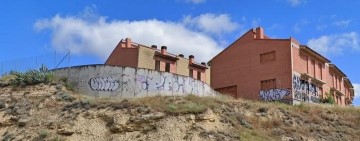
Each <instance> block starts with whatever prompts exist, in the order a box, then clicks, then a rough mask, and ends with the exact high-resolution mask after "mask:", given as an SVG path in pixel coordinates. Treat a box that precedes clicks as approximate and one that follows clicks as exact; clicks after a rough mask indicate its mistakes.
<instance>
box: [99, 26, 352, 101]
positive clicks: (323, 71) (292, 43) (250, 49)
mask: <svg viewBox="0 0 360 141" xmlns="http://www.w3.org/2000/svg"><path fill="white" fill-rule="evenodd" d="M105 64H107V65H116V66H128V67H136V68H146V69H152V70H157V71H164V72H170V73H175V74H179V75H184V76H189V77H192V78H195V79H198V80H201V81H203V82H205V83H207V84H209V85H210V86H211V87H212V88H213V89H215V90H216V91H218V92H220V93H223V94H227V95H230V96H233V97H235V98H245V99H252V100H264V101H284V102H288V103H291V104H297V103H300V102H313V103H319V102H320V101H321V100H322V99H325V98H327V97H333V98H334V101H335V102H336V104H338V105H340V106H345V105H351V104H352V101H353V99H354V87H353V85H352V84H351V82H350V79H349V78H348V77H347V76H346V74H345V73H343V72H342V71H341V70H340V69H339V68H338V67H337V66H336V65H335V64H332V63H331V61H330V60H329V59H327V58H326V57H324V56H322V55H321V54H319V53H317V52H316V51H314V50H312V49H311V48H310V47H308V46H306V45H302V44H301V43H299V42H298V41H297V40H296V39H295V38H292V37H290V38H288V39H271V38H269V37H268V36H267V35H265V34H264V30H263V28H261V27H258V28H256V29H251V30H249V31H248V32H246V33H245V34H244V35H243V36H241V37H240V38H239V39H237V40H236V41H235V42H233V43H232V44H231V45H229V46H228V47H227V48H225V49H224V50H223V51H222V52H220V53H219V54H217V55H216V56H215V57H213V58H212V59H211V60H210V61H209V62H207V63H205V62H202V63H197V62H196V61H195V56H193V55H189V56H188V58H186V57H185V56H184V55H183V54H171V53H169V52H167V47H166V46H161V47H160V49H158V47H157V46H156V45H151V46H146V45H142V44H139V43H135V42H132V41H131V39H130V38H126V39H125V40H121V41H120V42H119V44H118V45H117V46H116V47H115V49H114V51H113V52H112V53H111V55H110V56H109V58H108V59H107V61H106V62H105Z"/></svg>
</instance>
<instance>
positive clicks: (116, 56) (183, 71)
mask: <svg viewBox="0 0 360 141" xmlns="http://www.w3.org/2000/svg"><path fill="white" fill-rule="evenodd" d="M194 59H195V58H194V56H192V55H190V56H189V58H188V59H187V58H185V57H184V55H182V54H179V55H174V54H171V53H168V52H167V47H166V46H161V48H160V49H158V48H157V46H155V45H152V46H151V47H148V46H145V45H142V44H138V43H134V42H132V41H131V39H130V38H126V39H125V40H121V41H120V42H119V44H118V45H117V46H116V47H115V49H114V51H113V52H112V53H111V54H110V56H109V58H108V59H107V60H106V62H105V64H106V65H115V66H126V67H135V68H145V69H151V70H158V71H164V72H170V73H174V74H179V75H184V76H190V74H192V76H191V77H192V78H195V79H198V80H201V81H203V82H205V83H208V84H210V76H209V75H210V69H209V66H207V65H206V64H205V63H201V64H200V63H196V62H195V60H194Z"/></svg>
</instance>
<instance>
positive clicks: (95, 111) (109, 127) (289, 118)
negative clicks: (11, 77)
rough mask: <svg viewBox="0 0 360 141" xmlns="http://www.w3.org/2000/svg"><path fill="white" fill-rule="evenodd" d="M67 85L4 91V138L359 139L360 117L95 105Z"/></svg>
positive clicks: (110, 102) (0, 133) (185, 102)
mask: <svg viewBox="0 0 360 141" xmlns="http://www.w3.org/2000/svg"><path fill="white" fill-rule="evenodd" d="M68 88H71V87H69V85H68V84H67V83H66V79H62V80H61V81H60V80H58V81H56V80H54V81H52V82H49V83H46V84H44V83H36V84H34V85H26V86H25V85H21V84H20V83H19V84H17V85H14V86H13V85H2V86H1V87H0V117H1V118H0V138H1V139H2V140H4V141H10V140H33V141H41V140H46V141H65V140H67V141H80V140H84V141H91V140H96V141H98V140H105V141H108V140H110V141H126V140H129V141H133V140H135V141H136V140H137V141H148V140H153V141H159V140H165V141H168V140H170V141H178V140H185V141H201V140H206V141H215V140H216V141H223V140H225V141H226V140H228V141H235V140H244V141H262V140H268V141H272V140H273V141H278V140H284V141H296V140H299V141H300V140H326V141H330V140H331V141H336V140H344V141H348V140H359V139H360V137H359V135H360V129H359V128H360V110H359V109H357V108H351V107H345V108H342V107H337V106H332V105H314V104H301V105H296V106H291V105H286V104H282V103H276V102H271V103H263V102H255V101H247V100H242V99H238V100H235V99H232V98H229V97H222V96H220V97H197V96H194V95H189V96H185V97H179V96H176V97H175V96H155V97H144V98H137V99H117V98H94V97H87V96H84V95H81V94H77V93H75V92H72V91H69V90H68Z"/></svg>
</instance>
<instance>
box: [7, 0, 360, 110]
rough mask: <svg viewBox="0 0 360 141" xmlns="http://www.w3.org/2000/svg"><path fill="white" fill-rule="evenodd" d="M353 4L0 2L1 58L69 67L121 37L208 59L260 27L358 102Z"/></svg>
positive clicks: (344, 0) (288, 0) (297, 0)
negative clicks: (307, 51)
mask: <svg viewBox="0 0 360 141" xmlns="http://www.w3.org/2000/svg"><path fill="white" fill-rule="evenodd" d="M324 3H326V4H324ZM358 7H360V1H356V0H332V1H331V2H330V1H327V0H317V1H314V0H258V1H251V0H241V1H226V2H225V1H223V0H122V1H115V0H108V1H106V2H103V1H101V0H88V1H83V0H72V1H66V2H65V1H43V0H41V1H31V2H30V1H27V0H2V1H1V2H0V17H1V19H0V21H1V26H0V47H1V52H0V62H7V63H8V64H11V65H14V63H13V62H14V61H13V60H14V59H17V60H19V61H20V62H26V61H29V60H31V59H18V58H24V57H30V58H33V57H34V56H41V55H44V54H45V55H46V54H53V52H55V51H56V52H57V54H58V55H57V58H59V59H56V57H55V59H54V60H55V61H50V62H53V64H57V62H59V61H60V60H61V56H62V55H64V54H66V52H68V51H71V61H70V62H69V64H70V63H71V65H81V64H97V63H104V61H105V59H106V58H107V57H108V56H109V54H110V53H111V51H112V50H113V49H114V47H115V45H116V44H117V43H118V42H119V41H120V40H121V39H124V38H126V37H131V38H132V39H133V41H135V42H139V43H142V44H145V45H153V44H155V45H158V46H161V45H166V46H168V50H169V51H170V52H172V53H175V54H179V53H182V54H185V55H186V56H188V55H191V54H193V55H195V59H196V60H197V61H198V62H201V61H205V62H206V61H208V60H209V59H211V58H212V56H214V55H216V54H217V53H219V52H220V51H221V50H223V49H224V48H225V47H227V46H228V45H229V44H231V43H232V42H233V41H234V40H236V39H237V38H239V37H240V36H241V35H242V34H243V33H244V32H246V31H248V30H249V29H251V28H254V27H258V26H262V27H263V28H264V29H265V33H266V34H267V35H268V36H270V37H272V38H289V37H290V36H291V37H295V38H296V39H297V40H299V41H300V42H301V44H305V45H308V46H310V47H311V48H313V49H314V50H316V51H318V52H320V53H321V54H323V55H325V56H326V57H328V58H329V59H330V60H332V62H333V63H335V64H336V65H337V66H338V67H339V68H341V69H342V70H343V71H344V72H345V73H346V74H347V75H348V77H349V78H350V79H351V81H352V82H353V83H354V86H355V87H356V91H357V93H358V94H359V95H356V100H355V105H360V91H359V89H360V75H359V72H360V70H359V69H360V67H359V65H360V63H359V62H360V43H359V41H360V37H359V32H360V29H359V27H360V20H359V19H360V14H356V13H357V12H358ZM49 56H51V55H49ZM24 60H26V61H24ZM33 60H36V61H37V62H36V63H38V62H40V61H41V59H39V60H38V59H33ZM43 60H44V59H43ZM45 60H46V59H45ZM49 60H51V59H49ZM49 60H48V61H49ZM3 64H5V65H2V66H3V67H4V68H6V66H10V65H7V64H6V63H3ZM3 67H2V68H3Z"/></svg>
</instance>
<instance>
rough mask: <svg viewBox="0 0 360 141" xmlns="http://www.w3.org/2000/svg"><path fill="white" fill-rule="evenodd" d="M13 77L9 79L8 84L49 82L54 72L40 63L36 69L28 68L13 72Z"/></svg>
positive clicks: (25, 84)
mask: <svg viewBox="0 0 360 141" xmlns="http://www.w3.org/2000/svg"><path fill="white" fill-rule="evenodd" d="M13 74H14V75H15V79H13V80H11V82H10V84H11V85H14V86H19V85H21V86H27V85H36V84H40V83H46V84H47V83H50V82H51V81H53V80H54V73H53V72H51V71H49V69H48V68H47V67H46V66H45V65H42V66H41V68H39V69H38V70H29V71H27V72H25V73H21V72H14V73H13Z"/></svg>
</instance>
